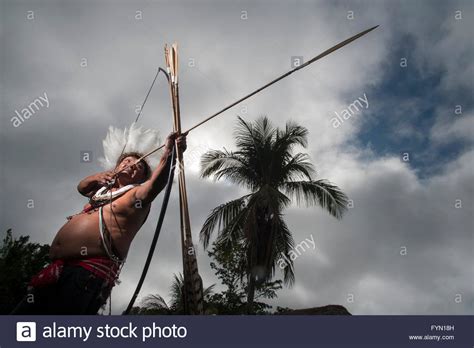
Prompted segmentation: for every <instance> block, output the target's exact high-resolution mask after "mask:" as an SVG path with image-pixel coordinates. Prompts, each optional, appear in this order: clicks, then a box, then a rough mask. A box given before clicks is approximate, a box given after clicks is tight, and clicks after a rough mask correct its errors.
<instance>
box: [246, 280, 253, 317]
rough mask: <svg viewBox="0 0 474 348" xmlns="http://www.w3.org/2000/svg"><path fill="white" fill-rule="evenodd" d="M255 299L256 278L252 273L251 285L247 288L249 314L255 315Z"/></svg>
mask: <svg viewBox="0 0 474 348" xmlns="http://www.w3.org/2000/svg"><path fill="white" fill-rule="evenodd" d="M254 297H255V276H254V275H253V274H252V273H250V277H249V284H248V288H247V314H252V313H253V302H254Z"/></svg>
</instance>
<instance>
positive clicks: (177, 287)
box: [141, 273, 215, 314]
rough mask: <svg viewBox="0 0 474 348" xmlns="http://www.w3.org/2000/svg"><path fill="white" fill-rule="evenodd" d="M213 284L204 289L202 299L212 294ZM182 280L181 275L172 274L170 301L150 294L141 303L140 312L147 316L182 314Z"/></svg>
mask: <svg viewBox="0 0 474 348" xmlns="http://www.w3.org/2000/svg"><path fill="white" fill-rule="evenodd" d="M214 286H215V284H213V285H211V286H209V287H207V288H205V289H204V292H203V295H204V299H208V298H209V296H210V295H211V294H212V291H213V289H214ZM183 289H184V278H183V275H182V274H181V273H179V274H178V275H176V274H173V282H172V283H171V287H170V297H171V300H170V302H169V304H168V303H166V300H165V299H164V298H163V297H162V296H161V295H159V294H151V295H148V296H146V297H145V298H144V299H143V301H142V303H141V306H142V308H141V310H142V312H144V313H149V314H184V313H185V312H184V298H183Z"/></svg>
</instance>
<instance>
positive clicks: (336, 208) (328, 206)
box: [281, 180, 348, 219]
mask: <svg viewBox="0 0 474 348" xmlns="http://www.w3.org/2000/svg"><path fill="white" fill-rule="evenodd" d="M281 186H282V188H283V190H284V191H285V192H286V193H287V194H288V195H289V196H292V197H295V198H296V202H297V203H298V204H300V203H302V202H304V203H306V205H308V206H311V205H316V204H318V205H319V206H321V208H323V209H325V210H327V211H328V212H329V214H331V215H332V216H334V217H335V218H337V219H340V218H341V217H342V215H343V214H344V212H345V211H346V210H347V203H348V198H347V196H346V194H345V193H344V192H342V191H341V189H340V188H339V187H337V186H335V185H333V184H331V183H330V182H328V181H327V180H317V181H289V182H285V183H283V184H282V185H281Z"/></svg>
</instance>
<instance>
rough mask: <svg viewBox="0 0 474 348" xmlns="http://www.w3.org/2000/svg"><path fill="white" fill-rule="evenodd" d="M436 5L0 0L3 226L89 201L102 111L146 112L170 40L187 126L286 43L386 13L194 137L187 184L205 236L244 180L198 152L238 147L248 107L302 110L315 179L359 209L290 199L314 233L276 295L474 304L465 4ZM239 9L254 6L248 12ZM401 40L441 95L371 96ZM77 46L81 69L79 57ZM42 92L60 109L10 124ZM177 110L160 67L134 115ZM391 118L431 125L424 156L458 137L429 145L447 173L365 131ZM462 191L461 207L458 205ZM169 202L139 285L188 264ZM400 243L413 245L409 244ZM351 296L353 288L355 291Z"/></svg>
mask: <svg viewBox="0 0 474 348" xmlns="http://www.w3.org/2000/svg"><path fill="white" fill-rule="evenodd" d="M432 4H433V3H432V2H428V1H418V2H403V1H397V2H393V1H383V2H373V1H360V2H357V3H354V2H346V1H337V2H324V3H323V2H319V3H304V2H302V3H300V4H299V5H298V6H294V5H293V4H288V3H286V2H274V1H272V2H271V6H270V2H267V1H260V2H250V1H249V2H239V3H232V2H225V3H219V4H216V3H214V2H212V1H209V2H203V3H202V4H201V5H200V6H196V5H195V4H194V3H191V2H190V3H180V4H178V3H165V4H157V3H150V2H146V1H144V2H139V1H138V2H133V3H127V2H121V3H120V4H117V5H116V6H114V7H110V6H108V5H105V4H102V3H97V4H93V5H91V4H90V5H88V6H84V5H83V4H80V3H72V2H67V3H60V4H59V3H54V2H47V3H42V4H36V3H33V2H21V3H18V2H11V1H9V2H6V3H5V6H4V8H5V11H2V14H1V16H2V17H1V18H2V24H4V25H2V32H1V35H2V36H1V42H2V59H3V65H2V68H1V69H2V80H1V81H0V85H1V88H2V92H4V96H3V100H2V110H3V113H2V117H1V119H0V122H1V129H0V132H1V138H0V142H1V145H2V149H3V150H2V151H1V161H2V163H5V164H6V165H5V166H3V165H2V168H1V172H0V175H1V179H2V183H3V184H2V185H0V190H1V194H2V196H3V197H8V199H7V200H5V201H3V200H2V203H1V207H0V208H1V227H2V230H6V229H7V228H10V227H12V228H13V230H14V233H15V234H16V235H20V234H29V235H31V238H32V240H34V241H38V242H42V243H50V242H51V240H52V238H53V237H54V235H55V232H56V231H57V230H58V228H59V227H60V226H61V225H62V224H63V223H64V222H65V219H64V218H65V216H67V215H70V214H71V213H72V212H75V211H78V210H80V209H81V207H82V204H84V203H85V202H84V200H82V199H81V198H80V197H79V196H78V195H77V194H76V192H75V186H76V185H77V183H78V181H79V180H80V179H82V178H83V177H85V176H87V175H90V174H91V173H92V172H95V171H98V170H100V167H99V165H98V164H97V162H96V159H97V158H98V157H99V156H100V155H102V149H101V140H102V139H103V137H105V134H106V132H107V128H108V126H109V125H110V124H112V125H114V126H118V127H124V126H128V125H129V123H130V122H131V121H132V119H133V118H134V117H135V108H136V106H137V105H139V104H141V102H142V100H143V97H144V94H145V92H146V90H147V88H148V86H149V84H150V83H151V79H152V78H153V74H154V72H155V69H156V68H157V66H158V65H162V46H163V44H164V42H166V41H168V42H170V41H173V40H177V41H178V42H179V44H180V52H181V103H182V108H181V109H182V118H183V127H184V128H185V129H187V128H189V127H190V126H192V125H193V124H195V123H196V122H198V121H200V120H201V119H203V118H204V117H205V116H208V115H210V114H212V113H214V112H215V111H217V110H218V109H220V108H221V107H223V106H225V105H226V104H227V103H229V102H232V101H234V100H235V99H237V98H238V97H240V96H242V95H244V94H246V93H248V92H250V91H252V90H254V89H255V88H257V87H259V86H261V85H262V84H263V83H265V82H267V81H269V80H271V79H273V78H275V77H277V76H278V75H279V74H281V73H283V72H285V71H287V70H289V69H290V68H291V66H290V63H291V58H292V57H293V56H303V58H304V59H305V60H307V59H309V58H310V57H312V56H313V55H316V54H318V53H320V52H321V51H323V50H325V49H326V48H328V47H330V46H332V45H334V44H336V43H338V42H340V41H341V40H343V39H345V38H347V37H349V36H351V35H353V34H355V33H357V32H359V31H361V30H363V29H366V28H368V27H370V26H372V25H376V24H380V27H379V28H378V29H377V30H376V31H374V32H372V33H370V34H368V35H367V36H366V37H364V38H361V39H359V40H357V41H356V42H354V43H352V44H351V45H349V46H347V47H344V48H343V49H341V50H340V51H338V52H335V53H333V54H332V55H331V56H329V57H326V58H324V59H323V60H321V61H320V62H318V63H316V64H314V65H312V66H310V67H308V68H306V69H305V70H303V71H300V72H298V73H296V74H294V75H292V76H291V77H290V78H288V79H285V80H283V81H282V82H281V83H279V84H277V85H275V86H272V87H271V88H270V89H268V90H266V91H264V92H263V93H261V94H259V95H258V96H256V97H253V98H251V99H249V100H247V101H245V102H244V103H243V105H241V106H238V107H235V108H233V109H231V110H229V111H227V112H226V113H225V114H224V115H222V116H221V117H220V118H217V119H215V120H213V121H212V122H209V123H208V124H206V126H205V127H201V128H198V129H196V130H195V131H193V132H192V133H191V134H190V136H189V151H188V155H187V156H188V157H187V160H188V161H189V165H188V166H187V167H188V168H189V170H188V171H187V182H188V192H189V198H190V209H191V215H192V216H191V220H192V224H193V226H192V227H193V233H194V234H193V236H194V242H195V243H198V232H199V230H200V227H201V226H202V223H203V222H204V220H205V218H206V216H207V214H208V213H209V212H210V210H211V209H212V208H213V207H215V206H217V205H218V204H221V203H223V202H225V201H228V200H230V199H232V198H235V197H239V196H240V195H241V194H242V191H241V190H240V189H239V188H236V187H234V186H231V185H230V184H228V183H225V182H222V183H218V184H216V183H211V182H208V181H206V180H202V179H200V178H199V177H198V165H197V163H198V160H197V159H198V157H199V156H198V154H199V153H201V152H202V151H205V149H208V148H213V149H216V148H222V147H224V146H225V147H226V148H228V149H232V148H233V143H234V142H233V137H232V134H233V126H234V125H235V120H236V117H235V116H236V115H237V114H240V115H241V116H243V117H244V118H246V119H247V120H252V119H255V118H256V117H257V116H258V115H261V114H267V115H268V116H269V117H270V119H271V120H272V122H274V124H275V125H278V126H282V125H284V123H285V122H286V121H287V120H294V121H296V122H298V123H300V124H302V125H304V126H306V127H307V128H308V129H309V131H310V139H309V148H308V149H307V151H308V152H309V154H310V155H311V157H312V160H313V162H314V164H315V165H316V167H317V169H318V176H319V177H321V178H327V179H329V180H330V181H333V182H334V183H336V184H337V185H338V186H340V187H341V188H342V189H343V190H344V191H346V192H347V193H348V194H349V196H350V198H351V199H353V200H354V205H355V206H354V208H353V209H351V210H350V212H349V213H348V214H347V216H346V217H345V218H344V219H343V220H342V221H336V220H334V219H332V218H331V217H329V216H328V215H327V214H326V213H324V212H322V211H321V210H320V209H318V208H299V207H292V208H291V209H289V210H288V211H287V212H286V218H287V220H288V223H289V225H290V227H291V230H292V231H293V233H294V238H295V241H296V242H299V241H301V240H303V239H304V238H308V237H309V236H310V235H311V234H313V236H314V238H315V241H316V251H315V252H314V253H310V252H309V251H308V252H307V253H305V254H304V255H302V256H301V257H300V258H298V259H297V260H296V276H297V282H296V285H295V287H293V288H291V289H285V290H282V291H281V293H280V296H279V297H278V299H277V300H275V301H272V304H274V305H280V306H289V307H294V308H297V307H299V308H302V307H313V306H317V305H325V304H328V303H338V304H343V305H345V306H347V307H348V308H349V310H350V311H351V312H353V313H354V314H466V313H472V300H473V297H474V296H473V289H472V283H470V280H472V279H473V270H472V264H473V259H472V258H473V253H472V232H471V231H472V230H473V228H472V227H473V226H472V208H473V206H472V197H473V187H472V163H473V162H472V161H473V153H472V142H471V141H470V140H469V137H472V96H471V95H470V93H469V92H470V91H471V90H472V64H473V62H472V59H470V57H472V45H470V44H469V38H470V36H469V34H470V33H471V32H472V30H470V29H471V28H470V27H471V24H470V21H469V18H470V17H472V3H471V2H468V1H466V2H462V1H458V2H456V1H454V2H449V3H446V2H436V6H433V5H432ZM31 9H33V10H34V11H35V19H34V20H33V21H28V20H27V19H26V11H28V10H31ZM457 9H461V10H462V11H463V12H462V13H463V20H462V22H459V21H454V20H453V16H454V11H455V10H457ZM137 10H140V11H142V12H143V20H142V21H137V20H135V19H134V16H135V13H136V12H135V11H137ZM242 11H247V12H246V13H247V15H248V16H247V19H242V18H241V16H242ZM348 11H354V19H353V20H349V19H347V14H348ZM170 28H172V29H170ZM407 38H411V40H412V41H410V42H408V41H407V40H408V39H407ZM407 43H410V45H408V46H407ZM396 47H401V48H403V49H404V48H405V47H411V48H413V51H407V52H406V56H407V58H408V62H409V64H410V67H412V66H413V69H414V70H413V71H414V72H416V74H417V75H416V76H420V77H426V76H431V74H434V75H435V76H439V81H437V82H436V83H434V84H433V85H432V86H424V87H425V88H432V89H433V90H435V92H437V93H438V95H439V99H437V100H434V101H433V100H427V99H425V98H423V97H418V98H416V97H413V96H411V97H413V98H411V97H410V93H409V92H407V94H406V95H398V94H397V93H394V92H392V93H390V89H389V90H388V93H385V96H379V95H378V94H377V93H375V92H376V90H377V87H379V86H381V85H383V84H384V83H386V82H387V79H388V76H389V75H390V74H391V73H394V72H395V75H396V73H397V72H398V71H399V70H395V69H398V68H399V62H400V57H399V56H397V55H394V53H395V52H396V51H395V50H394V48H396ZM397 54H398V53H397ZM83 58H86V59H87V67H81V62H82V61H83V60H82V59H83ZM191 62H193V63H194V66H193V64H190V63H191ZM402 87H403V86H402ZM43 92H47V93H48V96H49V97H50V101H51V105H50V108H49V109H48V110H42V111H41V113H40V112H39V113H38V115H36V116H35V117H34V118H31V119H29V120H28V121H27V122H25V123H24V124H23V125H22V126H21V127H19V128H17V129H15V128H13V127H12V125H11V122H10V118H11V117H12V115H13V114H14V110H15V109H18V108H21V107H23V106H24V105H27V103H28V102H31V100H32V99H34V98H35V97H36V96H38V95H40V94H41V93H43ZM364 93H366V94H367V97H368V99H369V103H370V106H369V108H368V109H367V110H365V111H362V112H361V113H360V114H357V115H354V117H352V118H351V119H350V120H348V121H347V122H345V123H344V124H343V125H342V126H341V127H339V128H337V129H335V128H333V127H332V126H331V122H330V119H331V117H333V115H334V111H340V110H341V109H343V108H346V107H347V106H348V105H349V104H350V103H351V102H352V101H353V100H355V99H356V98H357V97H360V96H362V95H363V94H364ZM458 104H459V105H463V115H462V116H455V117H456V118H455V119H454V121H453V118H452V117H454V116H453V115H452V112H451V111H450V110H454V106H455V105H458ZM430 108H432V109H433V110H432V111H433V112H432V113H430V114H429V115H428V116H429V117H433V119H434V122H433V124H432V125H431V126H430V127H429V128H422V127H420V126H419V124H417V123H416V121H417V120H420V119H424V118H425V117H428V116H427V115H425V114H424V112H426V111H427V110H431V109H430ZM43 111H44V112H43ZM410 112H411V113H410ZM170 113H171V111H170V108H169V95H168V91H167V90H166V87H165V83H164V81H163V80H161V78H160V80H159V81H158V82H157V85H156V86H155V89H154V90H153V92H152V94H151V95H150V99H149V101H148V103H147V105H146V107H145V109H144V112H143V115H142V117H141V119H140V123H141V124H142V125H144V126H145V127H157V128H159V130H160V131H161V133H162V134H166V133H167V132H168V131H169V130H171V117H170ZM381 115H382V116H383V117H384V118H386V119H390V120H395V121H394V122H392V123H389V125H390V126H389V127H388V128H387V130H386V131H387V137H388V139H394V138H395V139H396V138H398V137H402V139H403V141H404V142H406V141H409V139H412V138H415V139H422V138H423V137H426V136H428V137H429V139H430V142H429V143H428V144H427V145H426V147H425V148H424V149H423V151H422V152H420V153H418V156H430V153H433V149H436V147H438V146H441V145H443V144H446V143H456V142H460V143H461V145H460V147H459V151H458V152H457V155H456V156H452V157H447V156H445V157H436V156H433V157H432V161H431V162H428V165H429V166H430V168H433V167H439V168H438V169H439V170H437V171H429V173H430V175H428V176H427V177H423V178H420V177H419V176H418V171H417V168H416V167H410V166H408V165H407V164H406V163H402V162H401V161H400V160H399V158H398V156H397V155H395V154H394V153H393V152H392V153H383V154H381V153H379V152H378V151H376V150H377V147H378V146H380V145H379V144H378V143H376V142H375V141H374V139H373V138H370V139H369V140H372V142H371V143H361V142H360V141H359V140H360V137H361V134H362V133H363V130H364V129H366V128H369V127H370V126H373V125H374V124H375V123H376V122H377V119H380V117H381ZM371 136H372V137H375V134H371ZM387 141H388V140H387ZM370 144H372V145H370ZM402 144H403V142H402ZM192 149H196V151H195V155H194V156H192V155H191V154H192V151H191V150H192ZM85 150H90V151H93V154H94V162H93V163H88V164H86V163H81V162H80V156H79V155H80V151H85ZM395 150H396V149H395ZM395 150H394V151H395ZM438 162H439V164H437V163H438ZM28 199H34V200H35V208H34V209H28V208H27V207H26V202H27V200H28ZM456 199H460V200H461V201H462V209H455V208H454V204H455V201H456ZM176 204H177V196H176V192H174V193H173V195H172V198H171V202H170V206H169V208H168V214H167V216H166V219H165V225H164V228H163V232H162V235H161V236H160V240H159V243H158V247H157V253H156V256H155V258H154V260H153V263H152V268H151V271H150V274H149V276H148V278H147V280H146V282H145V285H144V288H143V290H142V292H141V295H142V296H143V295H145V294H148V293H156V292H158V293H160V294H162V295H166V294H167V293H168V288H169V286H170V284H171V280H172V274H173V273H176V272H180V271H181V267H182V266H181V257H180V244H179V239H178V238H177V233H178V223H177V222H178V221H179V220H178V219H179V217H178V213H177V211H178V210H177V205H176ZM159 205H160V199H159V198H158V201H157V202H155V203H154V206H153V212H152V214H151V215H150V218H149V220H148V221H147V223H146V224H145V226H144V227H143V228H142V230H141V231H140V232H139V234H138V235H137V237H136V239H135V240H134V242H133V244H132V248H131V249H130V253H129V258H128V261H127V264H126V266H125V268H124V269H123V272H122V275H121V279H122V283H121V285H119V286H118V287H117V288H116V289H115V290H114V294H113V308H114V312H115V313H120V312H121V311H122V310H123V308H124V307H125V306H126V304H127V302H128V300H129V297H130V296H131V294H132V292H133V289H134V286H135V285H136V281H137V280H138V276H139V272H140V270H141V267H142V265H143V262H144V255H145V254H146V252H147V250H148V246H149V242H150V240H151V234H152V232H153V230H154V224H155V223H156V217H157V212H158V209H159ZM403 247H406V250H407V254H406V255H401V254H400V252H401V250H402V249H401V248H403ZM198 261H199V267H200V272H201V275H202V276H203V279H204V284H205V285H210V284H211V283H214V282H217V279H216V278H215V276H214V274H213V273H212V271H211V270H210V267H209V259H208V258H207V256H206V253H205V252H204V251H203V250H202V248H199V254H198ZM350 294H353V296H354V301H353V302H348V298H351V296H350ZM456 294H462V298H463V300H462V302H460V303H456V302H453V298H454V296H456Z"/></svg>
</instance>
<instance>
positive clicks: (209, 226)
mask: <svg viewBox="0 0 474 348" xmlns="http://www.w3.org/2000/svg"><path fill="white" fill-rule="evenodd" d="M250 196H251V195H250V194H249V195H245V196H243V197H240V198H237V199H234V200H233V201H230V202H227V203H225V204H221V205H219V206H218V207H216V208H214V209H213V210H212V211H211V213H210V214H209V216H208V217H207V219H206V221H205V222H204V225H203V226H202V229H201V232H200V233H199V238H200V240H201V242H202V243H203V246H204V248H207V247H208V245H209V240H210V238H211V235H212V232H213V231H214V230H215V229H216V228H217V230H218V232H219V233H220V230H221V229H222V228H223V227H226V226H228V225H229V224H230V222H232V221H233V220H234V219H235V217H236V216H237V215H238V214H239V213H240V212H241V211H242V209H244V208H245V205H246V201H247V199H248V198H249V197H250Z"/></svg>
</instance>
